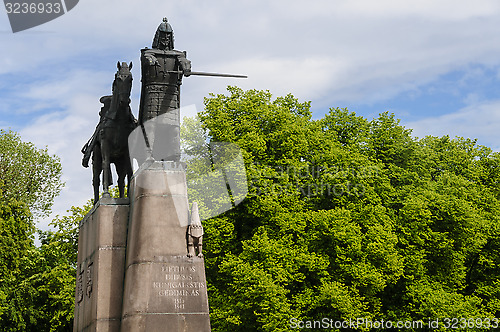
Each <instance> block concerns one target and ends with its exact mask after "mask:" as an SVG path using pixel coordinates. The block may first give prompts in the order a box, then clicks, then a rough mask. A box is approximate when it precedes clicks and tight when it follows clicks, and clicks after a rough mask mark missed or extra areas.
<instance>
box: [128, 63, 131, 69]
mask: <svg viewBox="0 0 500 332" xmlns="http://www.w3.org/2000/svg"><path fill="white" fill-rule="evenodd" d="M128 69H129V70H132V61H130V64H129V65H128Z"/></svg>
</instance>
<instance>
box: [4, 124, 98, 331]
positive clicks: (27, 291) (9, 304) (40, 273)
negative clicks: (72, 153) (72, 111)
mask: <svg viewBox="0 0 500 332" xmlns="http://www.w3.org/2000/svg"><path fill="white" fill-rule="evenodd" d="M0 175H1V177H0V192H1V194H2V197H1V199H0V330H2V331H69V330H71V328H72V325H73V323H72V320H73V305H74V292H75V265H76V254H77V229H78V228H77V225H78V223H77V222H78V220H80V219H81V217H82V215H84V214H85V209H88V208H89V206H88V205H87V206H86V207H84V208H83V209H81V208H72V210H71V213H72V216H71V217H62V218H59V217H57V218H56V219H55V220H54V221H53V222H52V226H53V227H55V230H54V231H47V232H39V237H40V241H41V243H42V244H41V246H40V247H36V246H35V245H34V235H35V231H36V229H35V226H34V222H33V214H35V215H36V216H44V215H47V214H48V213H49V211H50V207H51V205H52V202H53V199H54V197H55V196H56V195H57V194H58V193H59V191H60V189H61V187H62V183H61V181H60V176H61V165H60V163H59V159H58V158H57V157H55V156H49V155H48V153H47V149H44V150H38V149H36V148H35V147H34V146H33V144H31V143H25V142H22V141H21V139H20V137H19V135H17V134H15V133H13V132H11V131H9V132H6V131H3V130H2V131H1V133H0Z"/></svg>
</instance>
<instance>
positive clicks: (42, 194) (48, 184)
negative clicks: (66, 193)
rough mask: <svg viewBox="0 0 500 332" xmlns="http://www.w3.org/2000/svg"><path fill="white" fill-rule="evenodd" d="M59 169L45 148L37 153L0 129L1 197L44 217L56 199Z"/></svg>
mask: <svg viewBox="0 0 500 332" xmlns="http://www.w3.org/2000/svg"><path fill="white" fill-rule="evenodd" d="M61 173H62V167H61V163H60V161H59V158H58V157H56V156H51V155H49V153H48V151H47V148H45V149H37V148H36V147H35V146H34V144H33V143H29V142H23V141H22V140H21V137H20V136H19V135H18V134H17V133H15V132H13V131H11V130H9V131H5V130H3V129H0V194H1V197H2V198H1V199H2V200H4V201H5V202H8V201H10V200H12V199H15V200H17V201H19V202H24V203H26V204H27V206H28V207H29V209H30V211H31V213H32V214H33V215H34V216H35V217H43V216H47V215H48V214H49V213H50V209H51V207H52V204H53V202H54V198H55V197H57V195H59V192H60V191H61V188H62V187H63V185H64V184H63V183H62V182H61Z"/></svg>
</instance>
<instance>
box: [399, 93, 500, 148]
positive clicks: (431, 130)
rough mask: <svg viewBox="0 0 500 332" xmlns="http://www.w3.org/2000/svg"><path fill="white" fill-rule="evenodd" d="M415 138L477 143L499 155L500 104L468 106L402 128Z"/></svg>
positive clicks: (490, 103)
mask: <svg viewBox="0 0 500 332" xmlns="http://www.w3.org/2000/svg"><path fill="white" fill-rule="evenodd" d="M404 125H405V127H406V128H412V129H413V135H414V136H416V137H420V138H422V137H425V136H427V135H431V136H444V135H449V136H450V137H455V136H459V137H466V138H472V139H476V138H477V139H478V143H479V144H481V145H486V146H488V147H490V148H492V149H493V150H494V151H500V132H499V131H498V128H500V100H495V101H490V102H487V103H483V104H478V105H473V106H468V107H466V108H464V109H461V110H459V111H457V112H456V113H452V114H445V115H441V116H436V117H430V118H426V119H422V120H419V121H413V122H408V123H406V124H404Z"/></svg>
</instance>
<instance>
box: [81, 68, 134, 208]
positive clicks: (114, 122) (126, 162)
mask: <svg viewBox="0 0 500 332" xmlns="http://www.w3.org/2000/svg"><path fill="white" fill-rule="evenodd" d="M117 67H118V72H117V73H116V74H115V80H114V81H113V95H112V96H104V97H102V98H101V99H100V101H101V103H103V104H104V106H103V107H102V108H101V112H100V113H99V114H100V116H101V119H100V121H99V124H98V125H97V127H96V130H95V132H94V134H93V135H92V137H91V138H90V140H89V141H88V142H87V144H85V146H84V147H83V149H82V153H83V154H84V157H83V160H82V165H83V166H84V167H88V161H89V159H90V156H91V155H92V173H93V180H92V184H93V186H94V205H95V204H96V203H97V201H98V200H99V186H100V175H101V172H102V173H103V176H102V182H103V195H102V196H103V197H110V194H109V186H110V185H111V184H112V176H111V163H113V164H115V168H116V173H117V174H118V190H119V193H120V197H125V177H127V183H128V185H130V179H131V177H132V165H131V161H130V157H129V149H128V136H129V135H130V133H131V132H132V131H133V130H134V128H135V127H136V126H137V120H136V119H135V117H134V115H133V114H132V111H131V110H130V91H131V89H132V73H131V72H130V70H131V69H132V62H131V63H130V65H127V63H126V62H123V63H121V64H120V62H118V63H117Z"/></svg>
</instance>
